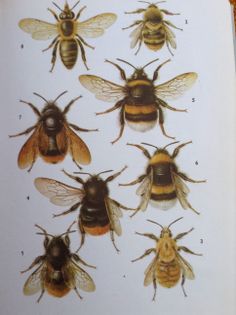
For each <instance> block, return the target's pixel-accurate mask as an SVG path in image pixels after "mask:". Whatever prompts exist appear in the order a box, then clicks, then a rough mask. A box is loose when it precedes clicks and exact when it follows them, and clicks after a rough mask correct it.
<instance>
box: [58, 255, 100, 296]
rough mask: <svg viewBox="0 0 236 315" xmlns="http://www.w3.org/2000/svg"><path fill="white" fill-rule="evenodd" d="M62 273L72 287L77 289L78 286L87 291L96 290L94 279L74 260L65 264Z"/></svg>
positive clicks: (67, 283)
mask: <svg viewBox="0 0 236 315" xmlns="http://www.w3.org/2000/svg"><path fill="white" fill-rule="evenodd" d="M62 273H63V276H64V279H65V283H66V285H67V286H68V287H69V288H70V289H75V288H77V287H78V288H80V289H81V290H83V291H86V292H92V291H95V288H96V287H95V284H94V282H93V279H92V278H91V277H90V275H89V274H88V273H87V272H86V271H84V270H83V269H82V268H80V267H79V266H78V265H77V264H76V263H75V262H74V261H73V260H70V261H69V262H68V263H67V264H66V265H65V266H63V268H62Z"/></svg>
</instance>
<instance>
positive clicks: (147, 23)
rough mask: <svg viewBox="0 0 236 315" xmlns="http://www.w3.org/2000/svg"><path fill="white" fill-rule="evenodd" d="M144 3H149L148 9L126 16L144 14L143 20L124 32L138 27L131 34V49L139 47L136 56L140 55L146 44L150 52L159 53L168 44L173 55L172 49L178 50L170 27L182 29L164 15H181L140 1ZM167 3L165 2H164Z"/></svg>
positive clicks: (154, 4) (138, 10)
mask: <svg viewBox="0 0 236 315" xmlns="http://www.w3.org/2000/svg"><path fill="white" fill-rule="evenodd" d="M139 2H142V3H147V4H148V7H147V8H146V9H137V10H135V11H133V12H125V13H126V14H135V13H143V19H142V20H137V21H135V22H134V23H133V24H131V25H130V26H128V27H124V28H123V30H125V29H129V28H132V27H134V26H137V25H138V26H137V27H136V28H135V29H134V30H133V32H132V33H131V34H130V37H131V38H132V41H131V45H130V47H131V48H135V47H136V46H137V45H138V49H137V51H136V53H135V54H136V55H137V54H138V52H139V50H140V48H141V46H142V43H144V44H145V45H146V46H147V47H148V48H149V49H150V50H153V51H158V50H160V49H162V47H163V46H164V45H165V44H166V46H167V48H168V50H169V52H170V54H171V55H172V56H173V53H172V51H171V49H170V47H172V48H173V49H176V48H177V45H176V41H175V34H174V32H173V31H172V30H171V28H170V27H172V28H174V29H177V30H181V31H182V29H181V28H179V27H176V26H175V25H174V24H173V23H171V22H170V21H167V20H165V19H164V15H179V13H172V12H169V11H167V10H164V9H160V8H159V7H158V6H157V3H159V2H156V3H150V2H146V1H139ZM162 2H165V1H162Z"/></svg>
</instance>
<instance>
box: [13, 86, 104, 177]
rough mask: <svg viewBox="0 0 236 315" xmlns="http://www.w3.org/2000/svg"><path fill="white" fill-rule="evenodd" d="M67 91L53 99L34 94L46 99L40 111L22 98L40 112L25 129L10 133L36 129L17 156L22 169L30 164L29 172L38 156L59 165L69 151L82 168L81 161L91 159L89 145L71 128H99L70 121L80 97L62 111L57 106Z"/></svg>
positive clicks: (79, 129)
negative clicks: (72, 107) (71, 111)
mask: <svg viewBox="0 0 236 315" xmlns="http://www.w3.org/2000/svg"><path fill="white" fill-rule="evenodd" d="M65 93H67V91H65V92H63V93H61V94H60V95H59V96H58V97H57V98H56V99H55V100H54V101H47V100H46V99H45V98H44V97H42V96H41V95H39V94H37V93H34V95H36V96H38V97H40V98H42V99H43V100H44V101H45V102H46V104H45V106H44V108H43V109H42V111H41V112H40V111H39V110H38V109H37V108H36V107H35V106H34V105H33V104H32V103H29V102H25V101H22V100H21V101H20V102H21V103H24V104H27V105H28V106H30V108H31V109H32V110H33V112H34V113H35V114H36V115H37V117H38V121H37V123H36V124H35V125H33V126H32V127H29V128H28V129H26V130H25V131H23V132H20V133H18V134H16V135H11V136H9V137H10V138H12V137H18V136H22V135H28V134H29V133H30V132H32V131H33V133H32V135H31V136H30V137H29V139H28V140H27V141H26V142H25V144H24V145H23V147H22V148H21V150H20V153H19V155H18V166H19V168H21V169H24V168H27V167H29V170H28V172H29V171H30V170H31V169H32V167H33V165H34V163H35V161H36V159H37V157H38V156H40V157H41V158H42V159H43V160H44V161H45V162H47V163H51V164H56V163H59V162H61V161H63V160H64V158H65V156H66V155H67V153H70V155H71V156H72V159H73V161H74V162H75V164H76V165H77V166H78V167H79V168H80V166H79V163H81V164H83V165H87V164H89V163H90V162H91V154H90V151H89V148H88V147H87V145H86V144H85V143H84V141H83V140H82V139H81V138H80V137H79V136H78V135H77V134H76V133H75V132H74V131H73V130H72V128H73V129H74V130H76V131H86V132H88V131H98V129H84V128H80V127H78V126H77V125H75V124H71V123H69V122H67V120H66V114H67V113H68V111H69V110H70V108H71V106H72V105H73V104H74V103H75V102H76V101H77V100H78V99H79V98H81V96H79V97H77V98H75V99H73V100H71V101H70V102H69V103H68V105H67V106H66V107H65V109H64V110H63V111H61V110H60V108H59V107H58V106H57V105H56V101H57V100H58V99H59V97H61V96H62V95H64V94H65Z"/></svg>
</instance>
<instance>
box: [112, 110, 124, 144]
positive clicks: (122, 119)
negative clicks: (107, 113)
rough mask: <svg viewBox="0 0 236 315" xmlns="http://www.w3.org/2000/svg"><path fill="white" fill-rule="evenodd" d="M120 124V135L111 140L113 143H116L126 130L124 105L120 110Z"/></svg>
mask: <svg viewBox="0 0 236 315" xmlns="http://www.w3.org/2000/svg"><path fill="white" fill-rule="evenodd" d="M120 126H121V127H120V132H119V135H118V137H117V138H116V139H115V140H113V141H112V142H111V144H114V143H116V142H117V141H118V140H119V139H120V138H121V137H122V135H123V132H124V128H125V119H124V109H123V107H122V108H121V111H120Z"/></svg>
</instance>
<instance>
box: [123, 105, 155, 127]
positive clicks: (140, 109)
mask: <svg viewBox="0 0 236 315" xmlns="http://www.w3.org/2000/svg"><path fill="white" fill-rule="evenodd" d="M125 119H126V120H128V121H130V122H133V123H140V122H153V121H156V120H157V109H156V106H155V105H153V104H150V105H139V104H132V105H130V104H126V105H125Z"/></svg>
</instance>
